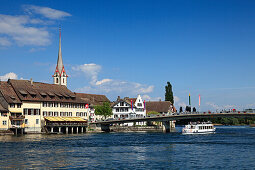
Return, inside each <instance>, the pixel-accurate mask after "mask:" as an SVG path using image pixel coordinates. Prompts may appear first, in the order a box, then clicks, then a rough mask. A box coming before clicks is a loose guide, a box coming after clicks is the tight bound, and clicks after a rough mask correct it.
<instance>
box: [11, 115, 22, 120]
mask: <svg viewBox="0 0 255 170" xmlns="http://www.w3.org/2000/svg"><path fill="white" fill-rule="evenodd" d="M9 119H10V120H24V119H25V116H24V115H19V116H9Z"/></svg>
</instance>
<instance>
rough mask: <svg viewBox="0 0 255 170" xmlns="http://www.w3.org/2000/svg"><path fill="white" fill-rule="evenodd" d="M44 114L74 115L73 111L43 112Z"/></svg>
mask: <svg viewBox="0 0 255 170" xmlns="http://www.w3.org/2000/svg"><path fill="white" fill-rule="evenodd" d="M43 116H69V117H71V116H73V113H72V112H60V113H59V112H45V111H44V112H43Z"/></svg>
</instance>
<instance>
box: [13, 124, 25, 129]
mask: <svg viewBox="0 0 255 170" xmlns="http://www.w3.org/2000/svg"><path fill="white" fill-rule="evenodd" d="M11 128H15V129H19V128H25V125H24V124H22V125H11Z"/></svg>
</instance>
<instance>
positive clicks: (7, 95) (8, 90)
mask: <svg viewBox="0 0 255 170" xmlns="http://www.w3.org/2000/svg"><path fill="white" fill-rule="evenodd" d="M0 92H1V93H2V95H3V97H4V99H5V100H6V102H7V103H21V101H20V99H19V97H18V96H17V94H16V93H15V91H14V89H13V88H12V86H11V85H10V84H9V83H7V82H6V81H1V82H0Z"/></svg>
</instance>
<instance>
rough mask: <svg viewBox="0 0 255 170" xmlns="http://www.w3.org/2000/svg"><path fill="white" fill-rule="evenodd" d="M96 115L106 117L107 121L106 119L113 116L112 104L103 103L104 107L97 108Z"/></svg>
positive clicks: (98, 106)
mask: <svg viewBox="0 0 255 170" xmlns="http://www.w3.org/2000/svg"><path fill="white" fill-rule="evenodd" d="M95 114H96V115H100V116H104V118H105V119H106V117H108V116H111V115H112V108H111V105H110V103H108V102H105V103H103V105H97V106H95Z"/></svg>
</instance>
